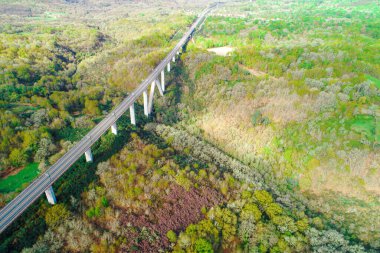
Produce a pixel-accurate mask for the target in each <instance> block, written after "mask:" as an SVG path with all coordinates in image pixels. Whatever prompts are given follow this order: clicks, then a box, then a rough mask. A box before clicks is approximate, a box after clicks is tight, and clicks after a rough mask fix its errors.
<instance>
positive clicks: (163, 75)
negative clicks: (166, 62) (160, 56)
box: [161, 71, 165, 92]
mask: <svg viewBox="0 0 380 253" xmlns="http://www.w3.org/2000/svg"><path fill="white" fill-rule="evenodd" d="M161 88H162V91H163V92H165V71H161Z"/></svg>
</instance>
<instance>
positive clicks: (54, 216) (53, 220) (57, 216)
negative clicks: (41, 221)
mask: <svg viewBox="0 0 380 253" xmlns="http://www.w3.org/2000/svg"><path fill="white" fill-rule="evenodd" d="M69 216H70V212H69V211H68V210H67V209H66V207H65V206H64V205H63V204H58V205H54V206H52V207H51V208H49V210H48V211H47V212H46V215H45V221H46V224H47V225H48V226H49V227H56V226H57V225H59V224H60V223H62V222H63V221H64V220H66V219H67V218H68V217H69Z"/></svg>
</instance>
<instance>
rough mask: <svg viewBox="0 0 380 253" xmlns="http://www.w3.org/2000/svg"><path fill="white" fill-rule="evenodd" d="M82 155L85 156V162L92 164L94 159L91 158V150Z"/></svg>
mask: <svg viewBox="0 0 380 253" xmlns="http://www.w3.org/2000/svg"><path fill="white" fill-rule="evenodd" d="M84 155H85V156H86V162H88V163H90V162H92V161H93V160H94V158H93V156H92V152H91V149H89V150H87V151H86V152H84Z"/></svg>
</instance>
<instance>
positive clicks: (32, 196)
mask: <svg viewBox="0 0 380 253" xmlns="http://www.w3.org/2000/svg"><path fill="white" fill-rule="evenodd" d="M217 5H218V4H213V5H211V6H210V7H208V8H206V9H205V10H204V11H203V12H202V13H201V14H200V15H199V16H198V18H197V19H196V20H195V22H194V23H193V24H192V26H191V27H190V28H189V29H188V31H187V32H186V33H185V34H184V35H183V37H182V38H181V40H180V41H179V42H178V43H177V45H176V46H175V47H174V48H173V50H172V51H171V52H170V53H169V54H168V55H167V56H166V57H165V59H163V60H162V61H161V62H160V63H159V65H158V66H157V67H156V68H155V69H154V70H153V71H152V72H151V74H150V75H149V76H148V77H147V78H146V79H145V80H144V81H143V82H142V83H141V84H140V85H139V86H138V87H137V88H136V89H135V90H134V91H133V92H132V93H131V94H130V95H129V96H128V97H126V98H125V99H124V100H123V101H122V102H121V103H120V104H119V105H118V106H117V107H116V108H115V109H114V110H112V111H111V112H110V113H109V114H108V115H107V116H106V117H105V118H104V119H103V120H102V121H101V122H100V123H98V124H97V125H96V126H95V127H94V128H93V129H92V130H91V131H90V132H89V133H88V134H87V135H86V136H84V137H83V139H81V140H80V141H79V142H78V143H77V144H76V145H75V146H74V147H73V148H71V149H70V150H69V151H68V152H67V153H66V154H65V155H63V156H62V157H61V158H60V159H59V160H58V161H57V162H56V163H55V164H53V165H52V166H51V167H50V168H48V169H47V170H46V172H45V173H43V174H42V175H40V176H39V177H38V178H37V179H36V180H34V181H33V182H32V183H31V184H30V185H29V186H28V187H27V188H25V189H24V190H23V191H22V192H21V193H20V194H19V195H17V196H16V197H15V198H14V199H13V200H12V201H11V202H10V203H8V204H7V205H6V206H5V207H4V208H3V209H1V210H0V233H1V232H3V231H4V230H5V229H6V228H7V227H8V226H9V225H10V224H11V223H12V222H13V221H14V220H16V219H17V217H19V216H20V215H21V214H22V213H23V212H24V211H25V210H26V209H27V208H28V207H29V206H30V205H31V204H33V203H34V202H35V201H36V200H37V199H38V198H39V197H40V196H41V195H42V194H43V193H45V195H46V197H47V200H48V202H49V203H50V204H55V203H56V202H57V200H56V198H55V194H54V190H53V184H54V182H55V181H57V180H58V179H59V178H60V177H61V176H62V174H63V173H65V172H66V171H67V170H68V169H70V166H71V165H73V164H74V163H75V162H76V161H77V160H78V159H79V158H80V157H81V156H82V155H85V157H86V161H87V162H92V160H93V156H92V152H91V146H92V145H93V144H94V143H95V142H96V141H97V140H98V139H99V138H100V137H101V136H102V135H103V134H104V133H106V132H107V131H108V130H111V131H112V133H113V134H115V135H117V120H118V119H119V118H120V117H121V116H122V115H123V114H124V113H126V112H127V111H129V113H130V120H131V124H134V125H136V115H135V107H134V104H135V103H136V101H137V99H138V98H139V97H141V96H143V100H144V114H145V116H147V117H148V116H149V115H150V114H151V112H152V109H153V98H154V93H155V91H156V90H158V92H159V93H160V95H162V96H163V95H164V92H165V71H168V72H170V67H171V66H170V64H172V63H175V61H176V59H177V57H180V54H181V50H183V48H184V46H185V45H186V44H187V42H188V41H189V40H190V39H191V38H192V36H193V34H194V32H195V30H196V28H197V27H198V26H199V25H200V24H201V23H202V22H203V21H204V20H205V19H206V17H207V14H208V13H209V12H210V11H211V10H212V9H213V8H215V7H216V6H217Z"/></svg>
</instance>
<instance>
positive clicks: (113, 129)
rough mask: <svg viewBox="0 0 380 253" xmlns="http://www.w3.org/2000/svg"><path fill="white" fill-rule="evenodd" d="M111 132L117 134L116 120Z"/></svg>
mask: <svg viewBox="0 0 380 253" xmlns="http://www.w3.org/2000/svg"><path fill="white" fill-rule="evenodd" d="M111 132H112V133H113V134H114V135H117V125H116V122H115V123H113V125H112V126H111Z"/></svg>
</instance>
